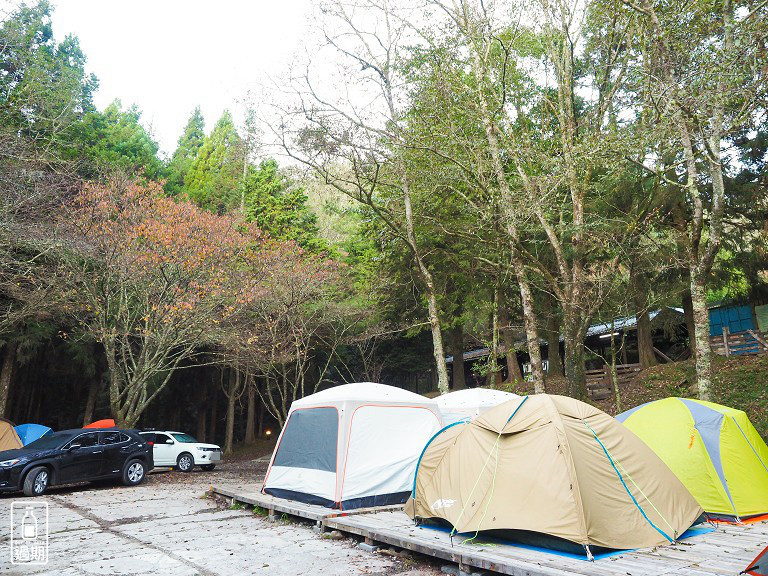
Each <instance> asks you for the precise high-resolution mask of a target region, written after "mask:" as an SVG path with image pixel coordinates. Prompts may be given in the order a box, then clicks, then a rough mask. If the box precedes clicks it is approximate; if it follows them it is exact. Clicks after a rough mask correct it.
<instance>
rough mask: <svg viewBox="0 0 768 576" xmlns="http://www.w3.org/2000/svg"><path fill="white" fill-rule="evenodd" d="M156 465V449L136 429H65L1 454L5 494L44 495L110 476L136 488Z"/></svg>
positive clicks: (0, 471) (0, 482)
mask: <svg viewBox="0 0 768 576" xmlns="http://www.w3.org/2000/svg"><path fill="white" fill-rule="evenodd" d="M153 467H154V462H153V460H152V447H151V446H149V445H148V444H147V442H146V441H145V440H144V439H143V438H142V437H141V436H139V435H138V434H137V433H136V431H135V430H118V429H115V428H109V429H103V430H93V429H87V428H79V429H76V430H62V431H61V432H54V433H53V434H47V435H46V436H43V437H42V438H39V439H37V440H35V441H34V442H32V443H30V444H27V445H26V446H24V448H19V449H17V450H6V451H4V452H0V492H10V491H15V490H23V491H24V494H26V495H27V496H40V495H41V494H43V493H44V492H45V490H46V489H47V488H48V486H54V485H57V484H71V483H74V482H88V481H90V480H102V479H106V478H119V479H120V480H122V482H123V484H125V485H126V486H135V485H136V484H139V483H141V482H142V480H144V477H145V476H146V475H147V473H148V472H149V471H150V470H152V468H153Z"/></svg>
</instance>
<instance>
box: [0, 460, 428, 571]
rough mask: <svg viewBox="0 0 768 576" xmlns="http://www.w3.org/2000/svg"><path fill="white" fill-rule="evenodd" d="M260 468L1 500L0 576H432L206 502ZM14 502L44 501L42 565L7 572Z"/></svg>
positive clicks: (415, 564)
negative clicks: (213, 489)
mask: <svg viewBox="0 0 768 576" xmlns="http://www.w3.org/2000/svg"><path fill="white" fill-rule="evenodd" d="M268 463H269V461H268V457H265V458H259V459H250V460H243V461H234V462H224V463H223V464H221V465H220V466H217V468H216V470H214V471H213V472H203V471H201V470H199V469H195V470H193V471H192V472H190V473H188V474H183V473H181V472H176V471H164V470H157V471H156V472H154V473H153V474H151V475H150V476H149V477H148V479H147V481H146V482H145V483H143V484H142V485H140V486H137V487H133V488H127V487H124V486H120V485H116V484H114V483H98V484H84V485H79V486H65V487H54V488H51V489H50V491H49V492H48V493H47V494H46V495H45V496H43V497H41V498H29V499H28V498H23V497H22V496H21V495H20V494H9V495H4V496H0V511H1V512H0V574H13V575H14V576H16V575H22V574H36V575H38V574H39V575H51V576H53V575H56V576H91V575H94V576H95V575H106V574H116V575H117V574H120V575H143V574H163V575H169V576H187V575H193V574H200V575H203V576H218V575H221V576H229V575H236V574H237V575H240V574H275V575H279V576H283V575H285V576H293V575H296V576H299V575H304V574H322V575H323V576H337V575H338V576H346V575H352V576H354V575H390V574H399V575H401V576H436V575H438V574H440V572H439V570H438V569H437V568H436V566H434V565H432V564H430V563H429V561H427V560H426V559H414V558H409V557H400V556H398V555H394V554H392V553H391V552H389V553H384V554H369V553H367V552H363V551H362V550H359V549H358V548H356V544H357V541H356V540H353V539H351V538H343V539H340V540H331V539H328V538H327V537H323V536H321V535H320V534H318V533H316V532H315V531H313V530H312V528H311V526H310V525H309V524H305V523H301V522H292V521H282V522H276V523H272V522H269V521H267V520H266V519H265V518H262V517H260V516H258V515H256V514H254V513H253V512H252V511H251V510H247V509H237V510H234V509H229V508H228V507H227V504H226V503H225V502H222V501H220V500H218V501H217V500H214V499H211V498H208V497H206V496H205V493H206V491H207V490H208V488H209V486H210V485H212V484H216V485H220V486H226V487H229V488H243V487H247V486H250V487H251V489H253V485H254V484H255V483H256V482H257V481H258V480H260V479H261V478H263V476H264V473H265V472H266V467H267V465H268ZM14 501H17V502H21V503H24V502H40V501H43V502H47V503H48V507H49V534H50V539H49V560H48V564H47V565H38V566H32V565H19V564H16V565H14V564H11V562H10V531H9V529H10V522H9V521H8V520H7V518H9V516H10V505H11V503H12V502H14ZM6 510H7V512H6Z"/></svg>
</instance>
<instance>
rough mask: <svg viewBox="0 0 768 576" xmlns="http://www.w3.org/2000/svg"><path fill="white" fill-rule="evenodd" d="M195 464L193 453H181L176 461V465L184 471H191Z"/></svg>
mask: <svg viewBox="0 0 768 576" xmlns="http://www.w3.org/2000/svg"><path fill="white" fill-rule="evenodd" d="M194 465H195V460H194V458H192V454H188V453H187V452H184V453H183V454H179V459H178V460H177V461H176V467H177V468H178V469H179V470H181V471H182V472H189V471H190V470H192V467H193V466H194Z"/></svg>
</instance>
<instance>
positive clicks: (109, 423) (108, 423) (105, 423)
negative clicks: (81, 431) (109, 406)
mask: <svg viewBox="0 0 768 576" xmlns="http://www.w3.org/2000/svg"><path fill="white" fill-rule="evenodd" d="M115 426H117V424H115V421H114V420H112V419H111V418H110V419H109V420H96V422H91V423H90V424H88V426H83V428H114V427H115Z"/></svg>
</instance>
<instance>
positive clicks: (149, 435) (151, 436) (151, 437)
mask: <svg viewBox="0 0 768 576" xmlns="http://www.w3.org/2000/svg"><path fill="white" fill-rule="evenodd" d="M139 436H141V437H142V438H143V439H144V441H145V442H154V441H155V433H154V432H139Z"/></svg>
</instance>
